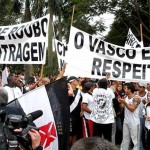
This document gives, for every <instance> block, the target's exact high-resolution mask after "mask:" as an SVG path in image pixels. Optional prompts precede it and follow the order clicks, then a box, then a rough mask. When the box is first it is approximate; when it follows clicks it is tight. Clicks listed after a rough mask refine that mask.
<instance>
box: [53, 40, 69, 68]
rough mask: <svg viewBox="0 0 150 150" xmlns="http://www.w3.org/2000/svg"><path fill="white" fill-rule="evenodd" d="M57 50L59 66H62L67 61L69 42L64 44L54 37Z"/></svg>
mask: <svg viewBox="0 0 150 150" xmlns="http://www.w3.org/2000/svg"><path fill="white" fill-rule="evenodd" d="M54 45H55V50H56V52H57V59H58V67H59V68H62V66H63V65H64V62H65V57H66V54H67V51H68V46H67V44H64V43H62V42H60V41H58V40H57V39H54Z"/></svg>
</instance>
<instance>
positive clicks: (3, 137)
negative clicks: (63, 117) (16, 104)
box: [0, 110, 41, 150]
mask: <svg viewBox="0 0 150 150" xmlns="http://www.w3.org/2000/svg"><path fill="white" fill-rule="evenodd" d="M39 115H40V116H41V112H40V114H39V112H38V113H37V112H33V113H31V114H29V115H27V116H25V117H24V116H21V115H14V114H10V115H6V113H5V111H4V110H1V111H0V150H9V149H11V150H15V149H17V148H18V145H20V146H21V147H22V148H24V149H25V150H32V146H31V145H32V143H31V138H30V136H29V135H28V131H29V130H31V129H35V130H37V131H38V128H37V127H35V124H34V123H33V122H32V121H33V120H35V119H36V118H37V117H39ZM16 129H17V130H16ZM18 129H19V131H18Z"/></svg>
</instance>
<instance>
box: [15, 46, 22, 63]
mask: <svg viewBox="0 0 150 150" xmlns="http://www.w3.org/2000/svg"><path fill="white" fill-rule="evenodd" d="M17 59H19V60H20V61H22V49H21V44H20V43H19V44H18V50H17V54H16V61H17Z"/></svg>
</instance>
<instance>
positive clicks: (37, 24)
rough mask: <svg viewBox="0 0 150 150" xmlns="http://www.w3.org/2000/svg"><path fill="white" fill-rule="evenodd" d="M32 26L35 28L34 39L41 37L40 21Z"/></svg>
mask: <svg viewBox="0 0 150 150" xmlns="http://www.w3.org/2000/svg"><path fill="white" fill-rule="evenodd" d="M32 26H33V32H34V37H39V36H40V34H41V30H40V24H39V21H36V22H34V23H33V25H32Z"/></svg>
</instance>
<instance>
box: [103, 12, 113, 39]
mask: <svg viewBox="0 0 150 150" xmlns="http://www.w3.org/2000/svg"><path fill="white" fill-rule="evenodd" d="M101 17H102V18H103V19H104V23H105V26H106V27H107V29H106V31H105V32H103V33H102V35H103V36H105V35H107V33H108V32H109V31H110V26H111V24H112V23H113V21H114V15H113V14H110V13H105V14H103V15H102V16H101Z"/></svg>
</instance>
